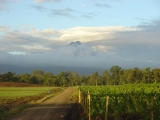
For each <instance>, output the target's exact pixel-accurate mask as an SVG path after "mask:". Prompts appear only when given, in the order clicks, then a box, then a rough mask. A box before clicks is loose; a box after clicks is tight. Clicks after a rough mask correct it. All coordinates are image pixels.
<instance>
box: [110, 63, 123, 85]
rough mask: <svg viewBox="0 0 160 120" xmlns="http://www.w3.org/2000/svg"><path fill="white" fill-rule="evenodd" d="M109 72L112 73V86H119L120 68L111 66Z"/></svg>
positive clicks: (121, 71)
mask: <svg viewBox="0 0 160 120" xmlns="http://www.w3.org/2000/svg"><path fill="white" fill-rule="evenodd" d="M110 72H111V73H112V80H113V83H114V84H119V83H120V76H121V75H122V73H123V70H122V68H121V67H119V66H118V65H116V66H112V67H111V68H110Z"/></svg>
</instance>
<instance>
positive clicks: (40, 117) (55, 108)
mask: <svg viewBox="0 0 160 120" xmlns="http://www.w3.org/2000/svg"><path fill="white" fill-rule="evenodd" d="M74 90H75V88H71V87H70V88H67V89H66V90H64V91H63V92H62V93H60V94H58V95H56V96H55V97H52V98H50V99H48V100H46V101H44V102H43V103H40V104H38V105H36V106H34V107H30V108H27V109H24V110H23V111H21V112H20V113H17V114H16V115H14V116H12V117H11V118H8V119H7V120H63V119H64V117H65V115H66V114H67V110H68V109H69V108H70V103H69V101H70V97H71V95H72V94H73V92H74Z"/></svg>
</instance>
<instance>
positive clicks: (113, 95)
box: [79, 84, 160, 120]
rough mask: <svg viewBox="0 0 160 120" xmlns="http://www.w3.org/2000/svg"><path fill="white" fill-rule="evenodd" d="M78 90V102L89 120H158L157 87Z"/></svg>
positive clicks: (159, 95) (159, 92)
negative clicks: (88, 116)
mask: <svg viewBox="0 0 160 120" xmlns="http://www.w3.org/2000/svg"><path fill="white" fill-rule="evenodd" d="M79 90H80V91H81V94H80V96H81V97H80V99H81V100H80V101H81V102H80V103H81V104H82V106H84V108H85V110H86V112H87V115H88V114H89V113H90V116H91V120H104V119H105V118H108V119H109V120H110V119H111V120H153V119H154V120H160V114H159V113H160V84H137V85H136V84H135V85H132V84H131V85H117V86H86V87H79ZM88 95H90V103H88V102H89V100H88V97H87V96H88ZM107 96H108V97H107ZM107 98H108V105H107ZM89 104H90V106H89Z"/></svg>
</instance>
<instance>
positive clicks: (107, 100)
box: [105, 96, 109, 120]
mask: <svg viewBox="0 0 160 120" xmlns="http://www.w3.org/2000/svg"><path fill="white" fill-rule="evenodd" d="M108 102H109V96H107V98H106V114H105V120H107V115H108Z"/></svg>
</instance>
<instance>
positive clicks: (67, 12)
mask: <svg viewBox="0 0 160 120" xmlns="http://www.w3.org/2000/svg"><path fill="white" fill-rule="evenodd" d="M73 12H75V10H73V9H71V8H65V9H52V10H51V14H50V16H63V17H68V18H75V17H74V15H72V13H73Z"/></svg>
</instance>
